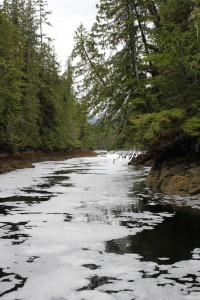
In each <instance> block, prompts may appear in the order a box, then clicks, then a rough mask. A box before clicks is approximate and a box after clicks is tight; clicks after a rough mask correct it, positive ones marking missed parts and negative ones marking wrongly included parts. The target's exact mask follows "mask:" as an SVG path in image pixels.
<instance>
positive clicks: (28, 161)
mask: <svg viewBox="0 0 200 300" xmlns="http://www.w3.org/2000/svg"><path fill="white" fill-rule="evenodd" d="M96 155H97V154H96V153H95V152H94V151H92V150H62V151H48V152H43V151H25V152H17V153H5V152H3V153H0V174H3V173H7V172H10V171H14V170H16V169H23V168H31V167H33V164H34V163H37V162H42V161H48V160H49V161H52V160H54V161H55V160H66V159H70V158H75V157H90V156H96Z"/></svg>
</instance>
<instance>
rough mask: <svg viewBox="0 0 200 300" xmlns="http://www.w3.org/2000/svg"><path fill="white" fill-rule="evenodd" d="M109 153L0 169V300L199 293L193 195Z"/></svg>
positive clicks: (198, 230)
mask: <svg viewBox="0 0 200 300" xmlns="http://www.w3.org/2000/svg"><path fill="white" fill-rule="evenodd" d="M127 163H128V159H127V158H126V159H122V158H119V156H118V154H117V153H108V154H106V155H99V156H97V157H91V158H75V159H70V160H66V161H59V162H58V161H56V162H52V161H51V162H43V163H38V164H35V167H34V168H31V169H23V170H17V171H14V172H10V173H7V174H3V175H0V296H1V299H2V300H144V299H145V300H164V299H166V300H182V299H189V300H193V299H200V201H199V200H195V199H190V198H186V197H185V198H181V197H169V196H163V195H161V194H154V193H152V192H151V191H149V190H148V189H147V188H146V187H145V185H144V181H145V176H146V174H147V172H148V168H144V169H139V170H136V169H135V168H134V167H133V166H129V165H128V164H127Z"/></svg>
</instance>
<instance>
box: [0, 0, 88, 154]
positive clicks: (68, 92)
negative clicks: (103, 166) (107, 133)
mask: <svg viewBox="0 0 200 300" xmlns="http://www.w3.org/2000/svg"><path fill="white" fill-rule="evenodd" d="M46 8H47V1H44V0H4V1H3V4H2V5H1V7H0V150H2V151H19V150H25V149H30V148H31V149H44V150H51V149H68V148H80V147H85V148H88V147H91V141H90V139H89V129H88V128H89V125H88V122H87V118H86V117H85V114H86V111H85V107H84V108H83V107H82V106H81V104H80V103H78V101H77V99H76V97H75V93H74V91H73V88H72V85H73V74H72V72H71V71H70V64H68V69H67V70H66V72H65V74H64V75H60V69H59V65H58V63H57V61H56V55H55V52H54V49H53V47H52V45H51V40H50V38H48V37H47V36H46V34H45V32H44V24H46V25H49V22H48V15H49V13H50V12H49V11H48V10H47V9H46ZM71 70H72V68H71ZM83 128H84V129H83ZM85 128H87V130H86V129H85ZM83 131H84V134H83Z"/></svg>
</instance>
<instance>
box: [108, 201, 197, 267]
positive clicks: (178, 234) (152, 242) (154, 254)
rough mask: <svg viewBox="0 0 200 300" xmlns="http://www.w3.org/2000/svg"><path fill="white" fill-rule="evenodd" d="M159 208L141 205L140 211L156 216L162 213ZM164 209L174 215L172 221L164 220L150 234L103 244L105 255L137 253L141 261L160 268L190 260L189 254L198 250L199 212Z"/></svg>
mask: <svg viewBox="0 0 200 300" xmlns="http://www.w3.org/2000/svg"><path fill="white" fill-rule="evenodd" d="M161 207H162V205H161V204H159V205H155V206H148V205H147V206H146V207H145V204H144V207H143V209H144V208H150V209H151V210H152V211H154V212H155V211H156V212H158V211H163V210H162V209H161ZM165 207H166V208H167V210H168V211H170V212H172V211H174V212H175V214H174V216H173V217H169V218H165V219H164V221H163V222H162V223H160V224H158V225H157V226H155V228H154V229H153V230H143V231H142V232H139V233H137V234H136V235H129V236H127V237H125V238H121V239H116V240H111V241H108V242H106V252H113V253H118V254H124V253H138V254H139V255H141V256H142V257H143V259H142V260H145V261H153V262H157V263H161V262H162V264H173V263H175V262H178V261H181V260H189V259H191V258H192V254H191V251H192V250H193V249H194V248H199V247H200V236H199V232H200V212H199V210H198V209H194V208H191V207H182V208H181V207H175V208H172V206H170V205H167V206H166V205H164V208H165ZM165 258H166V260H165Z"/></svg>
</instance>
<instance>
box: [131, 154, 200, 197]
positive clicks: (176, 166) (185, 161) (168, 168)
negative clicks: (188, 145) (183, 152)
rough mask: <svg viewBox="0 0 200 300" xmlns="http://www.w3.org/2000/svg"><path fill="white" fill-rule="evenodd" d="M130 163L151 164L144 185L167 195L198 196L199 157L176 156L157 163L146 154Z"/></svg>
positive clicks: (199, 185) (199, 194)
mask: <svg viewBox="0 0 200 300" xmlns="http://www.w3.org/2000/svg"><path fill="white" fill-rule="evenodd" d="M130 164H132V165H135V166H143V165H147V166H151V169H150V171H149V174H148V175H147V178H146V186H147V187H149V188H151V189H153V190H155V191H156V192H161V193H163V194H167V195H179V196H195V197H197V198H200V157H198V156H191V155H188V156H178V157H174V158H171V159H169V158H168V159H166V160H165V159H163V160H162V161H160V162H159V163H157V162H156V160H155V158H152V156H151V155H150V154H149V153H148V154H142V155H139V156H138V157H137V158H134V159H133V160H132V161H131V162H130Z"/></svg>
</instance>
